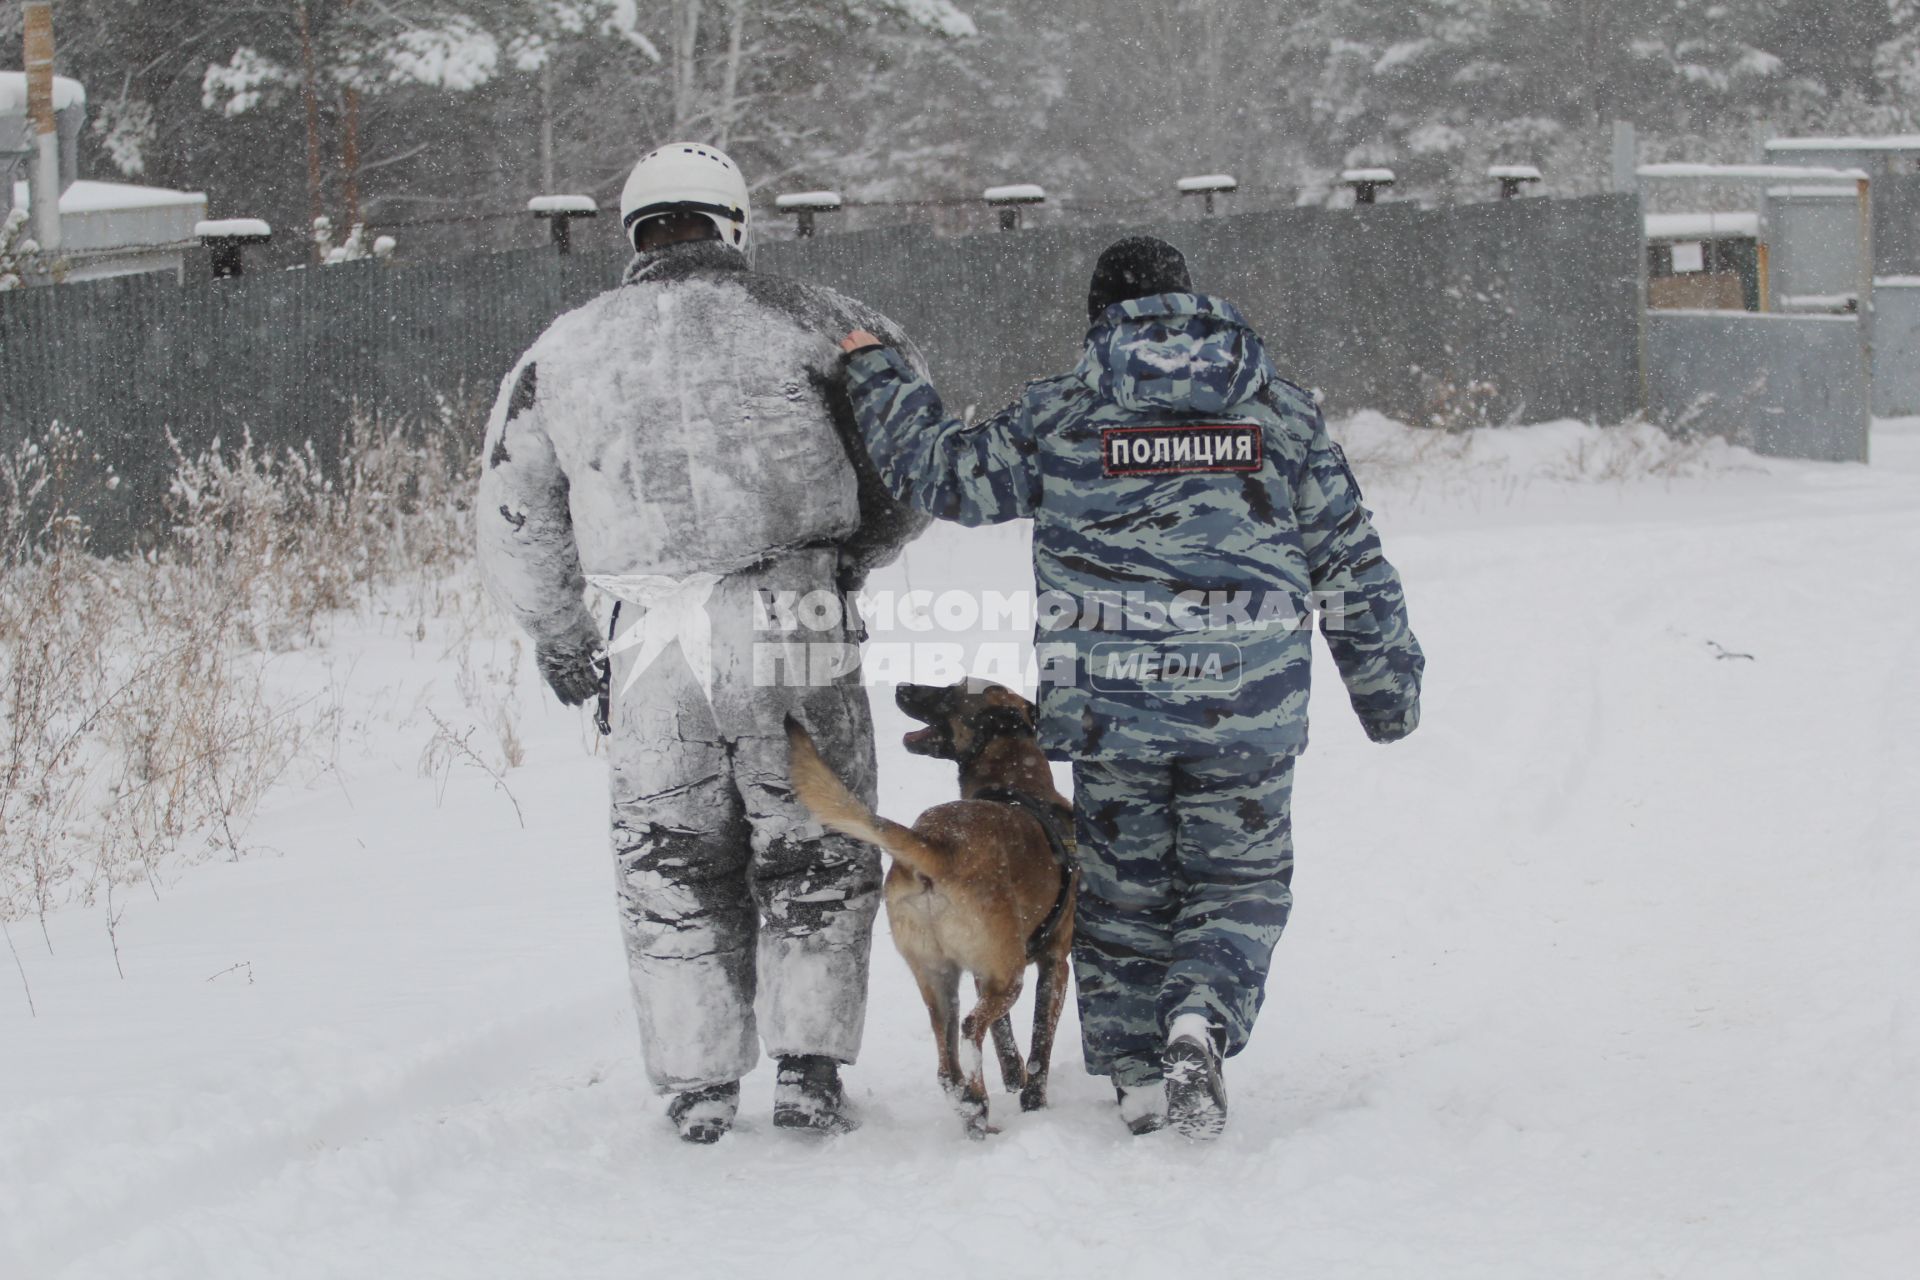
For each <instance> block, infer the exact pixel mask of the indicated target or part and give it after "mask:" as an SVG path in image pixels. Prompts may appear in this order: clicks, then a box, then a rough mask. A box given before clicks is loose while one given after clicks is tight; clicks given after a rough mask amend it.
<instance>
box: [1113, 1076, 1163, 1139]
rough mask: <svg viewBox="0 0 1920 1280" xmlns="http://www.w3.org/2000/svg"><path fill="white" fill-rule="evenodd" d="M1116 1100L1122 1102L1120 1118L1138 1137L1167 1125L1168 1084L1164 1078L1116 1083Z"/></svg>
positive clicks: (1114, 1094) (1114, 1090) (1128, 1130)
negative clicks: (1128, 1083) (1143, 1081)
mask: <svg viewBox="0 0 1920 1280" xmlns="http://www.w3.org/2000/svg"><path fill="white" fill-rule="evenodd" d="M1113 1096H1114V1100H1115V1101H1117V1102H1118V1103H1119V1104H1120V1118H1121V1119H1122V1120H1124V1121H1126V1122H1127V1132H1128V1133H1131V1134H1132V1135H1133V1136H1134V1137H1136V1138H1144V1137H1145V1136H1146V1135H1147V1134H1149V1133H1158V1132H1160V1130H1162V1129H1164V1128H1166V1127H1167V1086H1166V1082H1165V1081H1162V1080H1154V1081H1152V1082H1150V1083H1147V1084H1141V1085H1124V1084H1116V1085H1115V1086H1113Z"/></svg>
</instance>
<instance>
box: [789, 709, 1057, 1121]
mask: <svg viewBox="0 0 1920 1280" xmlns="http://www.w3.org/2000/svg"><path fill="white" fill-rule="evenodd" d="M895 701H896V702H897V703H898V704H899V706H900V709H901V710H902V711H904V712H906V713H907V714H908V715H910V716H912V717H913V718H914V719H916V720H919V721H921V722H922V723H924V724H926V725H927V726H928V727H927V728H925V729H920V730H916V731H915V732H913V733H909V734H907V735H906V737H905V739H904V740H903V742H904V745H905V746H906V748H907V750H909V751H911V752H913V753H914V754H916V755H924V756H935V757H937V758H939V759H942V760H952V761H955V762H957V763H958V764H959V766H960V795H961V799H959V800H956V801H952V802H949V803H947V804H941V805H935V806H934V807H933V808H931V809H929V810H927V811H926V812H925V813H923V814H921V815H920V820H919V821H918V822H916V823H914V824H913V828H912V829H911V830H909V829H908V828H906V827H903V826H901V825H900V824H899V823H897V822H889V821H887V820H886V819H885V818H881V817H878V816H876V815H875V814H874V813H873V812H872V811H871V810H869V809H868V808H867V807H866V806H865V805H864V804H862V803H860V801H859V800H857V799H856V798H855V797H854V796H853V795H852V794H851V793H850V792H848V790H847V789H846V787H845V786H844V785H843V784H842V783H841V781H840V779H839V777H838V776H836V775H835V774H834V772H833V770H832V769H831V768H830V767H829V766H828V765H827V763H826V762H825V761H824V760H822V759H821V758H820V753H819V752H818V751H817V750H816V749H815V748H814V745H813V739H812V738H810V737H809V736H808V735H807V733H806V731H805V730H804V729H802V728H801V727H800V726H799V725H798V724H796V723H794V721H793V720H792V719H789V720H788V722H787V736H788V741H789V743H790V744H791V747H792V752H793V785H794V790H795V792H796V793H797V794H798V795H799V797H800V799H801V801H802V802H803V803H804V804H805V805H806V806H807V808H808V809H809V810H811V811H812V813H813V815H814V817H815V818H817V819H818V820H819V821H820V822H821V824H822V825H824V826H827V827H829V828H831V829H832V830H835V831H839V832H842V833H844V834H846V835H850V836H853V837H855V838H856V839H860V840H865V841H868V842H869V843H871V844H876V845H879V846H880V847H881V848H882V849H885V850H886V851H887V852H888V853H889V854H890V855H892V857H893V866H892V868H891V869H890V870H889V871H888V872H887V886H886V894H887V921H888V923H889V924H890V925H891V926H892V928H893V943H894V946H896V947H898V948H899V950H900V954H901V955H902V956H903V957H905V958H906V961H907V966H908V967H909V968H911V969H912V970H913V976H914V978H915V980H916V981H918V982H919V984H920V995H921V997H922V998H923V999H924V1000H925V1001H926V1002H927V1013H928V1016H929V1017H931V1018H932V1020H933V1035H934V1039H935V1040H936V1041H937V1042H938V1045H939V1050H940V1083H941V1084H942V1085H943V1086H944V1087H945V1088H946V1090H947V1093H948V1095H949V1096H950V1097H951V1098H952V1099H953V1100H954V1104H955V1106H956V1107H957V1108H958V1109H959V1111H960V1115H961V1118H962V1119H963V1120H964V1121H965V1122H966V1127H967V1135H968V1136H969V1137H971V1138H976V1139H978V1138H984V1137H986V1135H987V1134H989V1133H992V1132H995V1131H994V1129H993V1128H992V1127H990V1126H989V1125H988V1123H987V1080H986V1071H985V1068H984V1066H983V1065H982V1061H981V1042H982V1041H983V1040H984V1039H985V1037H986V1034H987V1032H988V1030H989V1029H991V1030H992V1032H993V1046H994V1051H995V1053H996V1055H997V1056H998V1057H999V1059H1000V1076H1001V1079H1002V1080H1003V1081H1005V1083H1006V1086H1007V1088H1008V1089H1009V1090H1014V1089H1017V1090H1019V1091H1020V1106H1021V1109H1022V1110H1026V1111H1033V1110H1036V1109H1038V1108H1040V1107H1043V1106H1045V1105H1046V1102H1047V1071H1048V1064H1049V1063H1050V1061H1051V1059H1052V1056H1053V1036H1054V1029H1055V1028H1056V1027H1057V1026H1058V1024H1059V1021H1060V1006H1061V1004H1062V1002H1063V1001H1064V1000H1065V999H1066V994H1067V952H1068V949H1069V948H1070V947H1071V946H1072V943H1073V905H1074V898H1075V895H1076V892H1077V890H1078V888H1079V872H1078V870H1077V867H1076V864H1075V861H1074V852H1073V808H1072V806H1071V805H1070V804H1068V803H1067V801H1066V800H1065V799H1063V798H1062V797H1061V795H1060V793H1059V792H1058V791H1056V790H1054V786H1053V774H1052V772H1051V771H1050V770H1049V769H1048V768H1047V760H1046V757H1045V756H1044V755H1042V754H1041V752H1040V746H1039V743H1038V742H1037V741H1036V740H1035V737H1034V727H1035V717H1034V708H1033V704H1032V703H1030V702H1028V701H1027V700H1026V699H1025V698H1022V697H1021V696H1020V695H1019V694H1017V693H1014V692H1013V691H1012V690H1010V689H1005V688H1002V687H1001V686H999V685H996V684H983V683H980V682H977V681H962V682H961V683H960V684H957V685H953V686H951V687H940V686H934V685H917V684H908V685H901V686H900V689H899V692H898V693H897V694H896V695H895ZM1029 964H1038V965H1039V967H1040V985H1039V990H1038V992H1037V993H1036V998H1035V1005H1034V1017H1033V1051H1032V1054H1031V1055H1030V1057H1029V1058H1028V1060H1027V1062H1026V1063H1025V1064H1024V1065H1023V1064H1022V1063H1021V1061H1020V1048H1019V1045H1018V1044H1017V1043H1016V1042H1015V1040H1014V1035H1013V1021H1012V1018H1011V1016H1010V1014H1011V1010H1012V1009H1013V1005H1014V1002H1015V1001H1016V1000H1018V999H1019V998H1020V985H1021V982H1022V981H1023V980H1024V979H1025V977H1026V972H1027V965H1029ZM963 970H964V971H965V972H967V973H970V974H972V975H973V981H974V989H975V993H976V996H977V1003H976V1004H975V1005H974V1007H973V1011H972V1012H971V1013H969V1014H968V1015H967V1016H966V1018H965V1020H964V1021H962V1020H960V1019H959V1017H958V1012H959V994H960V974H961V972H962V971H963Z"/></svg>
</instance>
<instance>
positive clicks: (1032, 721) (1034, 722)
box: [987, 684, 1040, 729]
mask: <svg viewBox="0 0 1920 1280" xmlns="http://www.w3.org/2000/svg"><path fill="white" fill-rule="evenodd" d="M987 705H988V706H990V707H1004V708H1006V709H1007V710H1010V711H1016V712H1018V713H1019V715H1020V719H1021V720H1022V721H1023V722H1025V724H1026V726H1027V728H1029V729H1038V728H1039V727H1040V712H1039V710H1038V708H1036V707H1035V706H1034V705H1033V704H1032V703H1031V702H1028V701H1027V700H1026V699H1025V698H1023V697H1021V696H1020V695H1019V694H1017V693H1015V692H1014V691H1013V690H1011V689H1009V688H1007V687H1006V686H1005V685H998V684H996V685H993V686H991V687H990V688H988V690H987Z"/></svg>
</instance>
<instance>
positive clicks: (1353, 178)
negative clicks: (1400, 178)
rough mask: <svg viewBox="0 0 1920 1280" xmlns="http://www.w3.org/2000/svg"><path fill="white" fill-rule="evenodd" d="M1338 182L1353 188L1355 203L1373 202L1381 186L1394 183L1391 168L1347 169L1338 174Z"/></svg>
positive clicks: (1388, 185)
mask: <svg viewBox="0 0 1920 1280" xmlns="http://www.w3.org/2000/svg"><path fill="white" fill-rule="evenodd" d="M1340 184H1341V185H1342V186H1347V187H1352V188H1353V202H1354V203H1355V204H1373V203H1374V202H1375V200H1376V198H1377V197H1378V196H1379V194H1380V190H1381V188H1383V187H1390V186H1392V185H1393V184H1394V176H1393V170H1391V169H1347V170H1345V171H1343V172H1342V173H1341V174H1340Z"/></svg>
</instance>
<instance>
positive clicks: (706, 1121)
mask: <svg viewBox="0 0 1920 1280" xmlns="http://www.w3.org/2000/svg"><path fill="white" fill-rule="evenodd" d="M738 1110H740V1082H739V1081H738V1080H735V1081H733V1082H732V1083H730V1084H710V1085H707V1086H706V1087H704V1088H700V1089H689V1090H687V1091H686V1092H685V1093H682V1094H677V1095H675V1097H674V1099H673V1101H672V1102H669V1103H668V1104H667V1119H669V1120H671V1121H673V1127H674V1128H675V1129H678V1130H679V1131H680V1140H681V1141H682V1142H697V1143H699V1144H700V1145H702V1146H707V1145H710V1144H712V1143H715V1142H718V1141H720V1139H721V1138H722V1137H724V1136H725V1135H726V1133H727V1131H728V1130H730V1129H732V1128H733V1117H734V1113H735V1112H737V1111H738Z"/></svg>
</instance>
